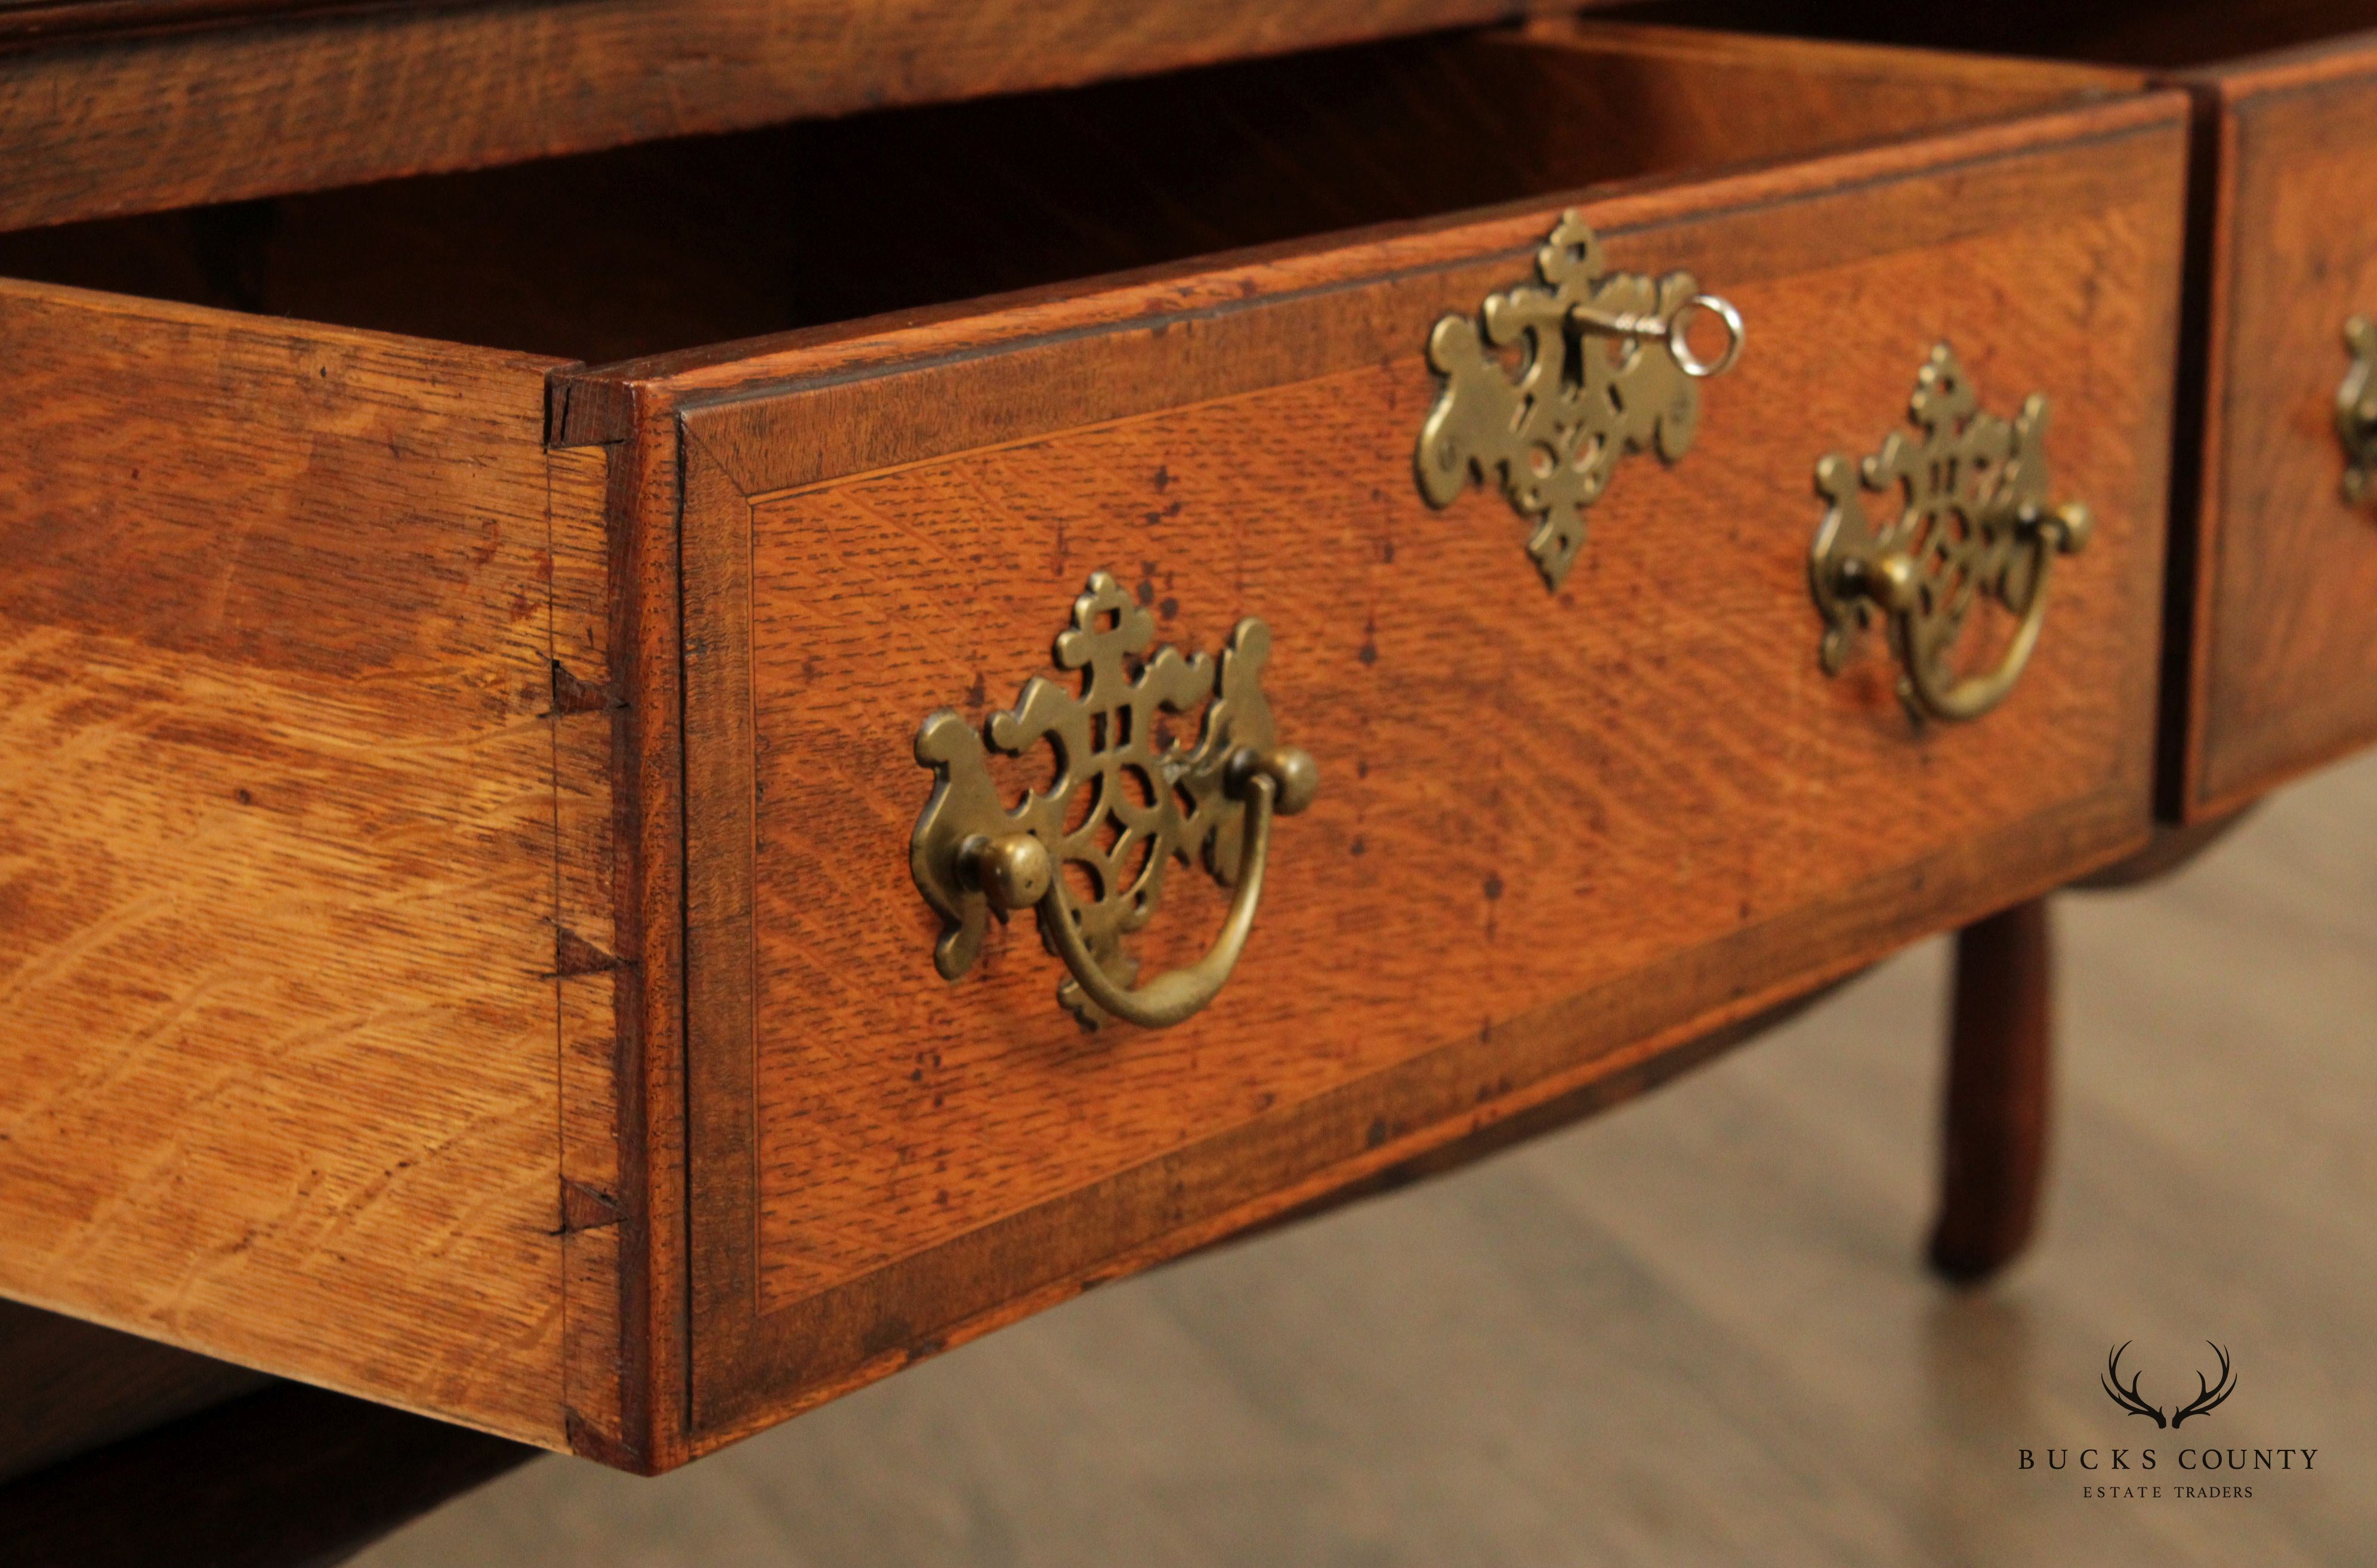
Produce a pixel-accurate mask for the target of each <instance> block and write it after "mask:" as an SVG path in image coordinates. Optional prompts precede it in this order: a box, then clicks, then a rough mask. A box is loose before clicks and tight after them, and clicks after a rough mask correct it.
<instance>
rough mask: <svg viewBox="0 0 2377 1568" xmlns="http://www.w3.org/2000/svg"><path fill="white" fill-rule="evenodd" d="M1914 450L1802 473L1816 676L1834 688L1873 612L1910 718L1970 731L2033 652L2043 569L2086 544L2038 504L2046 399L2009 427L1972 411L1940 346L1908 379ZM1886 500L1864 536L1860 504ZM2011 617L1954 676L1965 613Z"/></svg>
mask: <svg viewBox="0 0 2377 1568" xmlns="http://www.w3.org/2000/svg"><path fill="white" fill-rule="evenodd" d="M1908 409H1909V411H1910V412H1911V413H1913V414H1914V417H1915V423H1916V424H1917V425H1919V426H1921V428H1922V431H1923V435H1922V437H1921V439H1919V440H1910V439H1908V438H1907V437H1906V435H1905V432H1903V431H1893V432H1892V434H1891V435H1890V436H1889V437H1887V438H1886V439H1885V440H1884V441H1883V442H1882V444H1881V451H1879V452H1878V453H1876V454H1875V455H1874V456H1872V457H1869V458H1867V459H1866V460H1865V461H1863V462H1862V463H1856V462H1852V461H1850V460H1849V459H1847V458H1845V457H1844V456H1841V455H1840V454H1838V453H1834V454H1833V455H1831V456H1829V457H1826V458H1825V459H1824V460H1823V461H1821V462H1819V463H1818V464H1817V465H1816V489H1817V491H1818V492H1819V493H1820V494H1821V495H1822V497H1824V499H1825V501H1826V502H1827V503H1829V504H1828V505H1827V507H1826V509H1825V511H1824V520H1823V521H1822V524H1821V525H1819V526H1818V528H1817V530H1816V544H1815V548H1814V550H1813V551H1812V552H1811V553H1810V557H1809V562H1808V579H1809V585H1810V588H1811V589H1812V590H1813V591H1814V593H1815V597H1816V608H1817V610H1818V611H1819V612H1820V613H1821V614H1822V616H1823V618H1824V637H1823V643H1822V661H1823V666H1824V673H1825V674H1827V675H1838V674H1839V673H1840V672H1841V667H1842V666H1843V665H1844V664H1846V663H1847V661H1848V652H1849V644H1850V641H1851V639H1852V637H1853V635H1854V634H1855V632H1856V631H1857V629H1858V628H1862V627H1864V626H1866V625H1867V624H1869V620H1870V618H1871V617H1872V616H1873V615H1875V614H1876V613H1879V614H1881V615H1882V616H1886V617H1887V618H1888V621H1889V628H1890V641H1891V646H1892V647H1893V649H1894V650H1895V651H1896V652H1897V655H1898V660H1899V663H1900V664H1901V666H1902V668H1903V672H1904V673H1903V674H1902V676H1901V677H1900V680H1899V687H1898V690H1899V696H1900V699H1901V700H1904V701H1905V703H1906V705H1907V708H1908V709H1909V711H1910V712H1914V713H1915V714H1917V716H1919V717H1929V718H1934V719H1974V718H1978V717H1979V716H1980V715H1982V714H1983V713H1986V712H1989V710H1990V709H1992V708H1994V707H1996V706H1997V705H1998V704H1999V703H2000V702H2001V701H2003V700H2005V697H2006V694H2007V693H2008V692H2009V691H2012V690H2013V683H2014V681H2015V680H2016V679H2017V678H2019V677H2020V676H2021V675H2022V671H2023V666H2024V665H2025V664H2028V663H2029V662H2030V655H2031V653H2032V652H2033V651H2034V650H2036V649H2037V646H2038V634H2039V630H2040V628H2041V625H2042V624H2043V622H2044V620H2045V618H2046V615H2047V577H2048V569H2049V566H2050V565H2051V564H2052V563H2053V561H2054V559H2055V557H2056V556H2058V555H2059V554H2063V555H2068V554H2071V553H2072V552H2073V551H2076V550H2079V549H2080V548H2082V547H2083V546H2084V545H2086V544H2087V542H2088V533H2089V530H2090V528H2091V525H2092V522H2091V519H2090V516H2089V513H2088V509H2087V508H2085V507H2084V506H2081V505H2079V504H2077V503H2076V502H2072V503H2066V504H2064V505H2062V506H2051V505H2049V501H2048V472H2047V452H2046V449H2045V446H2044V439H2045V436H2046V431H2047V400H2046V399H2045V398H2044V397H2040V396H2037V395H2034V396H2032V397H2031V398H2030V400H2029V401H2026V402H2025V403H2024V404H2023V405H2022V413H2019V414H2017V415H2016V416H2015V417H2014V418H2013V421H2012V422H2011V423H2009V422H2008V421H2006V420H2003V419H2001V418H1999V417H1997V416H1996V415H1995V414H1991V413H1983V412H1981V409H1980V405H1979V401H1978V400H1977V398H1976V397H1975V396H1974V393H1973V390H1972V387H1971V385H1970V383H1968V382H1967V381H1966V380H1965V374H1964V371H1963V370H1962V369H1961V368H1960V367H1959V366H1958V365H1957V364H1956V356H1955V354H1954V353H1953V351H1951V350H1950V348H1949V347H1948V345H1947V344H1945V343H1941V344H1940V345H1939V346H1938V347H1937V348H1934V349H1933V350H1932V351H1931V358H1930V360H1929V363H1928V364H1926V365H1924V366H1923V369H1922V372H1921V373H1920V374H1919V375H1918V376H1917V377H1916V382H1915V396H1914V398H1913V400H1912V401H1910V402H1909V404H1908ZM1892 489H1899V490H1901V491H1902V492H1903V494H1904V496H1905V505H1904V506H1903V507H1902V508H1901V509H1899V512H1898V515H1897V516H1895V517H1894V518H1892V519H1891V520H1889V521H1888V522H1887V523H1885V524H1884V525H1883V526H1881V527H1880V528H1877V527H1875V526H1874V524H1873V523H1872V521H1870V520H1869V518H1868V517H1867V515H1866V497H1867V495H1868V494H1869V493H1870V494H1881V493H1883V492H1887V491H1890V490H1892ZM1985 595H1986V596H1987V597H1989V598H1992V599H1995V600H1997V601H1998V602H1999V603H2000V604H2002V605H2004V606H2005V608H2006V609H2007V611H2008V612H2010V613H2011V614H2013V616H2016V617H2018V624H2017V625H2016V627H2015V628H2014V632H2013V640H2011V641H2010V642H2009V643H2008V645H2007V647H2006V651H2005V654H2004V657H2002V658H2001V659H2000V660H1999V661H1998V664H1997V667H1996V668H1994V669H1992V670H1989V671H1988V672H1986V673H1984V674H1980V675H1973V676H1958V675H1957V674H1956V672H1955V650H1956V643H1957V640H1958V639H1959V638H1960V637H1961V636H1962V635H1963V632H1964V629H1965V621H1966V619H1967V618H1968V617H1969V616H1970V615H1971V613H1972V609H1973V605H1974V603H1975V601H1976V600H1977V599H1979V598H1981V597H1983V596H1985Z"/></svg>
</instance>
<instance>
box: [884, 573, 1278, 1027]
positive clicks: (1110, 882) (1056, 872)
mask: <svg viewBox="0 0 2377 1568" xmlns="http://www.w3.org/2000/svg"><path fill="white" fill-rule="evenodd" d="M1154 638H1155V617H1154V616H1152V615H1150V614H1148V613H1147V611H1146V610H1145V609H1143V608H1141V606H1140V604H1138V603H1137V602H1136V601H1135V600H1133V599H1132V598H1131V596H1130V595H1129V593H1126V592H1124V591H1123V590H1122V588H1121V586H1120V585H1119V584H1118V583H1117V582H1116V581H1115V580H1114V578H1113V576H1112V575H1111V574H1109V573H1106V572H1103V571H1101V572H1095V573H1093V574H1092V575H1091V578H1090V582H1089V587H1088V588H1087V589H1086V590H1085V591H1084V592H1082V593H1081V597H1080V598H1078V599H1076V600H1074V601H1073V623H1072V625H1071V626H1070V627H1069V628H1067V629H1066V630H1065V631H1064V632H1062V633H1061V634H1059V635H1058V637H1057V652H1056V663H1057V668H1058V669H1062V670H1079V671H1081V687H1080V689H1079V691H1073V690H1069V689H1067V688H1066V687H1065V686H1064V685H1062V684H1060V683H1059V682H1057V681H1053V680H1050V679H1048V678H1047V677H1046V676H1033V677H1032V678H1031V679H1030V680H1028V681H1026V682H1025V683H1024V685H1023V689H1022V691H1021V694H1020V695H1019V696H1018V697H1017V698H1016V700H1015V706H1014V707H1012V708H1009V709H1008V710H1007V711H1005V712H998V713H993V714H992V715H991V716H990V718H989V720H988V721H987V722H986V723H985V724H984V725H983V726H982V728H981V729H980V730H979V731H977V730H976V729H975V728H974V727H973V725H971V724H967V723H966V721H965V720H964V718H963V717H962V716H961V715H960V714H959V713H958V712H956V711H955V710H953V709H949V708H943V709H939V710H938V711H937V712H933V713H931V714H929V715H927V716H926V719H925V723H924V726H923V728H922V729H920V730H919V731H918V732H917V736H916V760H917V761H919V762H921V763H923V764H924V765H925V766H926V767H928V768H930V769H932V770H933V771H934V772H935V774H936V775H937V777H936V779H935V782H934V784H933V793H932V796H931V797H930V798H929V799H927V800H926V802H925V809H924V814H923V815H922V816H920V817H918V818H917V819H916V832H915V836H914V838H913V839H912V840H911V841H910V844H909V850H908V864H909V869H910V870H911V871H912V872H913V873H914V876H915V879H916V886H917V887H918V888H919V889H920V890H922V892H924V895H925V898H926V902H927V903H929V904H931V905H932V906H933V908H934V909H936V910H937V911H938V912H939V914H940V916H941V919H942V922H943V926H944V929H943V931H942V934H941V938H940V940H939V942H938V944H937V945H936V946H935V948H934V950H933V963H934V964H935V966H936V967H937V968H938V969H939V970H940V972H941V976H942V977H943V978H944V979H949V980H955V979H957V978H958V977H959V976H962V975H963V974H965V972H966V971H967V970H968V969H969V968H971V967H973V961H974V958H975V955H976V954H977V953H979V952H981V949H982V940H983V936H984V934H985V930H986V928H987V927H988V924H989V918H990V916H992V915H994V914H995V915H997V916H999V917H1000V918H1001V919H1004V918H1005V917H1006V916H1008V915H1009V914H1010V913H1013V912H1015V911H1019V910H1023V909H1031V910H1033V911H1034V912H1035V913H1036V915H1037V917H1038V920H1039V926H1040V934H1041V937H1042V940H1044V941H1045V943H1046V945H1047V947H1048V951H1049V952H1052V953H1054V954H1056V955H1057V957H1058V958H1061V959H1063V960H1064V962H1065V967H1066V968H1067V969H1069V970H1070V971H1071V976H1070V977H1069V979H1066V980H1065V981H1063V982H1061V983H1060V984H1059V985H1058V986H1057V1000H1058V1001H1060V1002H1062V1003H1063V1004H1064V1005H1065V1006H1066V1007H1067V1008H1069V1009H1070V1010H1071V1011H1072V1012H1073V1015H1074V1016H1075V1017H1076V1018H1078V1019H1080V1020H1081V1023H1082V1025H1083V1026H1084V1027H1087V1028H1093V1029H1094V1028H1096V1027H1097V1026H1098V1025H1099V1024H1100V1023H1104V1022H1105V1020H1106V1019H1108V1018H1120V1019H1123V1020H1125V1021H1126V1022H1129V1023H1137V1024H1140V1025H1141V1026H1143V1027H1145V1028H1150V1029H1159V1028H1163V1027H1165V1026H1166V1025H1168V1024H1173V1023H1179V1022H1181V1021H1182V1020H1183V1019H1185V1018H1188V1017H1189V1016H1190V1015H1192V1014H1194V1013H1196V1012H1197V1011H1200V1009H1202V1008H1203V1007H1204V1006H1205V1005H1206V1004H1207V1003H1208V1002H1210V1001H1212V999H1213V998H1214V997H1215V996H1216V995H1218V994H1219V993H1220V991H1221V988H1222V985H1223V982H1224V981H1225V980H1227V979H1228V978H1229V977H1230V971H1231V969H1232V968H1233V967H1235V966H1236V964H1237V961H1238V954H1239V953H1240V952H1241V951H1243V950H1244V948H1245V947H1246V941H1247V934H1248V931H1249V930H1251V929H1252V928H1253V926H1254V917H1255V905H1256V904H1257V902H1258V901H1259V900H1260V898H1261V896H1262V880H1263V863H1264V860H1265V858H1266V857H1267V855H1268V852H1269V849H1270V844H1271V823H1272V816H1273V814H1274V813H1276V814H1278V815H1282V816H1293V815H1295V814H1296V812H1298V811H1301V810H1303V809H1304V808H1306V807H1307V806H1309V805H1310V804H1311V803H1312V798H1313V796H1314V794H1315V793H1316V792H1317V790H1318V788H1319V784H1320V774H1319V771H1318V770H1317V768H1316V767H1315V766H1314V763H1313V760H1312V759H1311V758H1310V757H1309V756H1308V755H1307V754H1306V753H1304V752H1302V751H1299V750H1297V749H1296V748H1294V747H1287V746H1281V745H1279V744H1278V742H1277V740H1276V739H1275V737H1274V736H1273V735H1272V716H1271V705H1270V703H1269V702H1267V701H1266V700H1264V698H1263V692H1262V686H1261V679H1262V666H1263V661H1264V659H1265V658H1266V657H1267V656H1268V655H1269V653H1270V652H1271V628H1268V627H1267V626H1265V625H1264V624H1263V623H1262V622H1261V621H1260V620H1257V619H1255V618H1253V617H1251V616H1249V617H1248V618H1247V619H1245V620H1242V621H1240V622H1239V623H1238V624H1237V627H1236V629H1234V630H1233V631H1232V632H1231V633H1230V638H1229V640H1228V642H1227V643H1225V644H1224V647H1223V650H1222V656H1221V657H1220V659H1219V660H1215V659H1213V658H1212V657H1210V656H1209V655H1207V654H1203V653H1197V654H1193V655H1189V654H1183V653H1182V652H1180V651H1179V650H1178V649H1177V648H1174V647H1171V646H1170V645H1168V644H1167V645H1166V646H1165V647H1164V648H1162V649H1160V650H1158V651H1157V652H1155V653H1154V654H1153V656H1152V657H1151V656H1149V655H1148V653H1147V649H1148V645H1149V644H1150V643H1151V642H1152V641H1153V640H1154ZM1200 708H1202V709H1203V710H1204V722H1203V725H1202V727H1201V730H1200V733H1199V735H1198V737H1197V739H1196V741H1195V743H1194V744H1193V745H1192V744H1189V742H1187V741H1185V740H1160V739H1159V736H1160V735H1161V734H1162V731H1163V729H1164V722H1163V715H1164V714H1165V713H1173V714H1181V715H1187V714H1191V713H1193V712H1196V711H1197V710H1198V709H1200ZM985 741H986V742H987V744H988V745H989V746H991V747H995V748H997V749H998V750H999V751H1001V752H1004V753H1006V754H1007V755H1009V756H1021V755H1023V754H1024V753H1026V752H1028V751H1030V750H1031V749H1032V748H1033V747H1035V746H1038V745H1040V744H1041V743H1042V742H1043V741H1045V742H1047V743H1048V744H1050V745H1051V746H1052V747H1054V748H1055V750H1056V753H1057V777H1056V779H1055V781H1054V782H1053V783H1052V784H1050V785H1049V787H1048V788H1047V789H1046V790H1045V791H1042V790H1037V789H1034V790H1031V791H1029V792H1027V793H1026V794H1025V796H1024V797H1023V799H1022V800H1021V802H1019V803H1018V804H1017V805H1016V806H1015V807H1013V808H1011V809H1010V808H1009V807H1007V806H1006V804H1005V803H1004V802H1002V801H1001V800H1000V798H999V795H998V789H997V784H994V783H993V781H992V779H991V776H990V768H989V756H988V753H987V752H986V751H985V749H984V748H985ZM1085 791H1086V792H1088V797H1087V804H1086V809H1085V810H1084V811H1083V812H1082V815H1081V821H1080V822H1079V824H1078V825H1075V826H1071V827H1069V826H1068V825H1067V823H1068V820H1069V818H1070V817H1071V815H1072V814H1073V810H1074V807H1075V801H1076V797H1077V796H1081V794H1082V793H1083V792H1085ZM1200 857H1201V858H1202V859H1203V861H1204V864H1205V868H1206V870H1207V871H1208V872H1210V873H1211V874H1212V877H1213V878H1214V880H1217V881H1219V882H1220V883H1222V884H1223V885H1224V887H1235V890H1236V891H1235V892H1234V893H1233V895H1232V897H1231V900H1230V909H1229V914H1228V915H1227V916H1225V917H1224V920H1223V922H1222V930H1221V934H1220V935H1219V936H1218V937H1216V938H1215V939H1214V941H1213V945H1212V947H1211V948H1210V949H1208V950H1207V952H1206V953H1205V955H1204V957H1202V958H1200V959H1199V960H1198V961H1197V962H1196V963H1195V964H1190V965H1189V967H1187V968H1185V969H1177V970H1174V971H1172V972H1170V973H1168V974H1165V975H1160V976H1156V977H1155V978H1154V979H1153V980H1151V981H1149V982H1148V983H1147V984H1145V985H1143V986H1140V985H1137V984H1136V982H1137V980H1138V977H1139V961H1138V960H1137V959H1135V958H1133V957H1131V955H1130V954H1129V952H1126V951H1125V950H1124V948H1123V945H1122V939H1123V938H1124V936H1125V935H1126V934H1128V933H1129V932H1131V931H1135V930H1137V929H1139V928H1141V926H1144V925H1145V924H1146V923H1147V922H1148V920H1149V919H1150V918H1152V917H1153V916H1154V914H1155V908H1156V904H1157V903H1158V902H1159V901H1160V900H1161V898H1162V897H1163V893H1164V877H1165V871H1166V870H1167V869H1168V868H1169V867H1170V865H1171V863H1172V862H1173V861H1174V860H1176V859H1177V860H1180V861H1183V862H1187V861H1190V860H1192V859H1197V858H1200ZM1068 864H1071V865H1073V866H1077V867H1079V868H1081V870H1082V871H1083V872H1084V873H1085V874H1086V878H1087V880H1088V881H1089V882H1090V883H1091V884H1092V886H1093V888H1094V890H1095V892H1094V896H1093V897H1092V898H1090V899H1089V900H1087V901H1084V900H1083V899H1082V897H1081V894H1080V893H1079V892H1076V891H1075V890H1074V889H1073V888H1072V887H1071V886H1069V884H1068V881H1067V880H1066V877H1065V876H1064V874H1063V873H1064V868H1065V867H1066V866H1067V865H1068Z"/></svg>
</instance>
